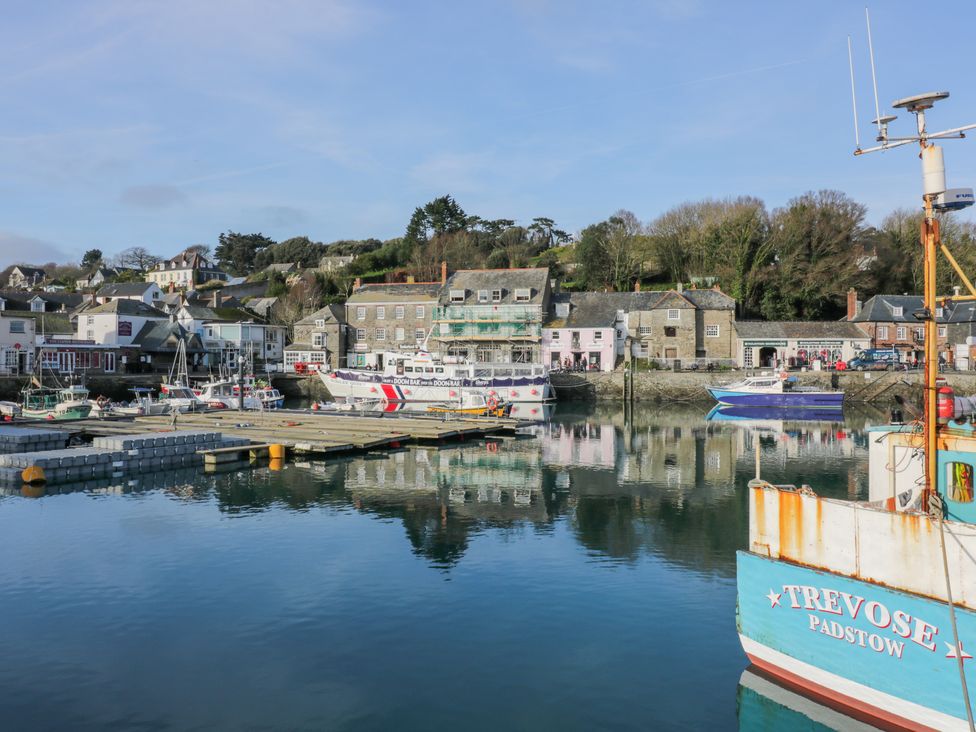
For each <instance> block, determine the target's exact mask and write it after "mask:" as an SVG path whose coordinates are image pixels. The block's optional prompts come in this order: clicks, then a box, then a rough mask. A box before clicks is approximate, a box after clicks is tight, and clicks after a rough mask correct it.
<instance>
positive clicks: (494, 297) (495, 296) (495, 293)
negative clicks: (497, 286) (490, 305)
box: [491, 290, 502, 302]
mask: <svg viewBox="0 0 976 732" xmlns="http://www.w3.org/2000/svg"><path fill="white" fill-rule="evenodd" d="M491 301H492V302H501V301H502V291H501V290H492V291H491Z"/></svg>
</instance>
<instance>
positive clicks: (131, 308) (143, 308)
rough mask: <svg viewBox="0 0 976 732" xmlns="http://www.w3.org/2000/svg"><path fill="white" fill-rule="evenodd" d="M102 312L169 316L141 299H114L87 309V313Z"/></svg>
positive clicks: (145, 316)
mask: <svg viewBox="0 0 976 732" xmlns="http://www.w3.org/2000/svg"><path fill="white" fill-rule="evenodd" d="M100 313H118V314H119V315H141V316H142V317H144V318H168V317H169V316H168V315H166V313H164V312H163V311H162V310H157V309H156V308H154V307H151V306H149V305H146V303H144V302H142V301H141V300H112V301H111V302H107V303H104V304H103V305H99V306H97V307H94V308H91V309H90V310H86V311H85V314H86V315H98V314H100Z"/></svg>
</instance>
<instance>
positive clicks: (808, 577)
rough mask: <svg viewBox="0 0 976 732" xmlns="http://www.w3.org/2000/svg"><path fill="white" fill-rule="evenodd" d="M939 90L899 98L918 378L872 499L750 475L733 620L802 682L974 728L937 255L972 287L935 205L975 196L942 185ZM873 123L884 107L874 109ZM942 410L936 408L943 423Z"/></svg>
mask: <svg viewBox="0 0 976 732" xmlns="http://www.w3.org/2000/svg"><path fill="white" fill-rule="evenodd" d="M947 96H948V92H935V93H929V94H922V95H918V96H916V97H908V98H906V99H902V100H900V101H897V102H895V103H894V105H893V106H895V107H896V108H903V109H906V110H908V111H909V112H911V113H912V114H914V115H915V116H916V122H917V129H918V134H917V135H916V136H913V137H907V138H898V140H897V141H890V140H889V139H888V137H887V124H888V122H890V121H891V120H892V119H894V118H893V117H886V118H884V127H882V128H880V129H881V130H882V131H883V133H882V134H881V135H880V136H879V140H880V141H881V145H879V146H878V147H876V148H872V149H871V150H864V151H861V150H858V153H860V152H871V151H874V150H884V149H887V148H889V147H894V146H899V145H903V144H908V143H910V142H917V143H918V144H919V146H920V150H921V158H922V162H923V174H924V175H923V179H924V182H923V191H924V195H923V202H924V210H925V216H924V223H923V225H922V230H921V237H920V238H921V243H922V248H923V250H924V270H925V286H924V298H923V300H924V307H923V309H922V310H921V311H919V312H918V313H916V314H915V315H916V317H917V318H918V319H919V321H920V322H921V323H924V326H925V349H926V359H925V364H926V365H925V390H924V397H923V398H924V405H923V409H922V410H921V413H920V414H916V415H911V416H913V418H912V419H911V421H910V422H909V423H908V424H897V423H893V424H891V425H887V426H884V427H879V428H876V429H875V430H874V431H873V432H871V433H869V434H871V439H870V441H869V442H870V448H869V475H868V480H869V491H868V500H865V501H854V500H838V499H831V498H824V497H822V496H819V495H817V493H816V492H815V487H811V486H806V485H801V486H782V485H772V484H770V483H768V482H766V481H764V480H763V479H762V477H761V474H760V471H761V462H760V452H759V450H758V449H757V452H756V477H755V479H753V480H752V481H750V483H749V487H748V496H747V501H748V507H749V541H748V547H747V549H746V550H744V551H740V552H739V553H738V555H737V580H736V581H737V589H738V602H737V626H738V631H739V638H740V640H741V642H742V647H743V649H744V650H745V652H746V655H747V656H748V657H749V659H750V661H752V663H753V664H754V665H755V666H757V667H758V668H760V669H762V670H763V671H764V672H766V673H768V674H771V675H773V676H775V677H776V678H778V679H780V680H781V681H783V682H785V683H788V684H790V685H792V686H793V687H795V688H797V689H801V690H803V691H804V693H806V694H808V695H810V696H812V697H814V698H817V699H821V700H824V701H826V702H827V703H829V704H830V705H832V706H840V707H843V708H845V709H848V710H851V711H852V712H853V713H856V714H858V715H863V716H866V717H868V718H870V719H872V720H874V721H875V722H876V723H879V724H881V725H883V726H886V727H895V728H903V729H937V730H964V729H970V730H972V729H974V720H973V709H972V707H973V704H972V699H971V694H970V689H971V688H972V687H971V686H970V682H976V677H974V676H973V668H974V666H976V659H974V656H976V501H974V495H976V490H974V482H973V476H974V475H976V429H974V426H973V422H972V419H971V418H970V419H967V418H965V417H964V416H960V417H958V418H957V416H956V412H955V403H954V399H953V395H952V393H951V391H950V390H949V388H948V387H947V386H940V385H939V382H938V339H937V332H936V319H935V314H936V308H937V307H938V306H946V305H948V304H949V303H950V302H952V301H953V300H954V298H955V297H958V296H951V297H946V298H937V297H936V289H935V282H936V255H937V253H938V252H939V251H942V252H944V253H945V255H946V259H947V260H948V262H949V264H950V265H951V266H952V267H953V269H955V270H956V273H957V274H958V275H959V278H960V280H961V281H962V282H963V283H964V284H965V285H966V287H967V289H968V290H969V293H968V294H967V295H963V296H961V297H959V299H961V300H962V299H970V300H971V299H976V288H974V287H973V286H972V284H971V281H970V279H969V278H968V277H966V276H965V274H964V273H963V272H962V270H961V269H960V268H959V266H958V264H957V262H956V260H955V259H954V258H953V257H952V256H951V252H949V251H948V249H947V248H946V247H945V246H944V244H943V243H942V242H941V241H940V236H939V225H938V221H937V220H936V217H935V213H936V211H937V210H940V209H941V210H947V209H953V208H958V207H961V206H962V205H965V204H966V203H971V202H972V198H973V194H972V190H971V189H958V190H961V191H963V193H962V194H959V193H954V192H953V191H948V190H947V189H946V186H945V172H944V167H943V162H942V160H943V158H942V150H941V148H939V147H938V146H937V145H935V144H933V142H932V140H933V139H939V138H945V137H947V136H952V135H951V134H950V133H952V134H954V135H956V136H958V133H959V132H961V131H963V130H966V129H972V128H976V125H968V126H966V127H962V128H957V129H956V130H951V131H947V132H943V133H935V134H932V135H929V134H928V133H927V132H926V126H925V112H926V110H928V109H930V108H931V107H932V105H933V104H934V103H935V102H936V101H938V100H941V99H944V98H946V97H947ZM879 124H880V122H879ZM940 419H941V423H940Z"/></svg>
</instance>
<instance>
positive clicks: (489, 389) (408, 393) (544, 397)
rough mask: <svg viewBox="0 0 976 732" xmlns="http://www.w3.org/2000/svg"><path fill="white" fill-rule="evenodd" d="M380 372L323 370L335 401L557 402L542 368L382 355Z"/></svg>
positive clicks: (427, 356) (423, 355)
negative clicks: (469, 395)
mask: <svg viewBox="0 0 976 732" xmlns="http://www.w3.org/2000/svg"><path fill="white" fill-rule="evenodd" d="M381 360H382V363H383V366H382V367H381V368H380V369H379V370H370V369H359V368H357V369H353V368H340V369H335V370H334V371H320V372H319V378H321V379H322V383H324V384H325V386H326V388H327V389H328V390H329V393H330V394H331V395H332V398H333V399H335V400H340V399H345V398H347V397H352V398H355V399H383V398H385V399H386V400H387V401H390V402H450V401H452V400H455V399H457V398H458V396H459V395H460V394H461V392H462V391H474V392H480V393H482V394H483V395H484V396H485V397H488V396H494V397H496V398H498V399H499V400H501V399H504V400H505V401H508V402H513V403H519V402H545V401H549V400H552V399H554V398H555V392H554V391H553V389H552V384H550V383H549V372H548V370H547V369H546V367H545V366H543V365H541V364H527V363H526V364H522V363H505V364H500V363H470V362H468V361H464V360H463V359H459V358H454V357H451V356H448V357H444V358H441V357H440V356H438V355H436V354H430V353H427V352H419V353H416V354H404V353H385V354H382V359H381Z"/></svg>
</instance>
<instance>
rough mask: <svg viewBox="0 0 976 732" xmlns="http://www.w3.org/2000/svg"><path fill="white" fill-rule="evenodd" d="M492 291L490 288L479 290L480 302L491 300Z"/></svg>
mask: <svg viewBox="0 0 976 732" xmlns="http://www.w3.org/2000/svg"><path fill="white" fill-rule="evenodd" d="M490 298H491V293H490V292H488V290H478V302H489V301H490Z"/></svg>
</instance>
